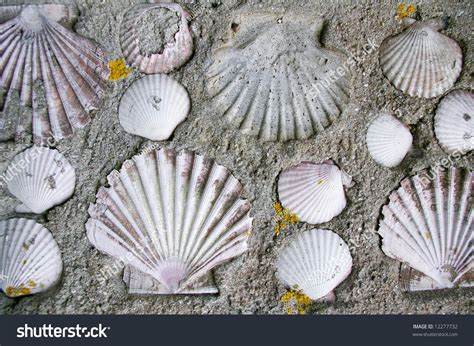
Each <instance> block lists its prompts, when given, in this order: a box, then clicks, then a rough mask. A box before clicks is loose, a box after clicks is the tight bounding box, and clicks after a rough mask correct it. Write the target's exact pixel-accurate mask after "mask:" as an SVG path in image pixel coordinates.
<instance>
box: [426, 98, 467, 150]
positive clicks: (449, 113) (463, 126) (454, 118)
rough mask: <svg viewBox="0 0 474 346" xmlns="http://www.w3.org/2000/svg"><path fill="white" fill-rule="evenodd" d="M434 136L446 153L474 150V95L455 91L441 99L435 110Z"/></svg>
mask: <svg viewBox="0 0 474 346" xmlns="http://www.w3.org/2000/svg"><path fill="white" fill-rule="evenodd" d="M434 129H435V134H436V138H437V139H438V141H439V144H440V145H441V147H442V148H443V149H444V150H445V151H446V152H448V153H451V154H452V153H455V152H459V153H461V154H465V153H467V152H468V151H471V150H473V149H474V93H473V92H471V91H464V90H456V91H453V92H451V93H449V94H448V95H447V96H446V97H444V98H443V100H442V101H441V103H440V104H439V106H438V109H437V110H436V115H435V125H434Z"/></svg>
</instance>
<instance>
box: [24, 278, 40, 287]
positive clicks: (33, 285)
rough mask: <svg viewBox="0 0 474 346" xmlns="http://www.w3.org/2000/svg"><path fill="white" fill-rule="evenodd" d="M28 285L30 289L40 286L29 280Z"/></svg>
mask: <svg viewBox="0 0 474 346" xmlns="http://www.w3.org/2000/svg"><path fill="white" fill-rule="evenodd" d="M26 285H27V286H28V287H31V288H35V287H36V286H38V285H37V284H36V282H35V280H32V279H30V280H28V282H27V283H26Z"/></svg>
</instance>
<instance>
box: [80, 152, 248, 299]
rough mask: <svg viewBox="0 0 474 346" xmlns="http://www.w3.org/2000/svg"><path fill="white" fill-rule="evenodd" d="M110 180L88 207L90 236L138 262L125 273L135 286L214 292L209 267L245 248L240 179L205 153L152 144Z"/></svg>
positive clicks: (128, 260)
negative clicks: (209, 280) (156, 147)
mask: <svg viewBox="0 0 474 346" xmlns="http://www.w3.org/2000/svg"><path fill="white" fill-rule="evenodd" d="M108 181H109V184H110V188H100V190H99V192H98V193H97V201H96V204H94V205H91V206H90V208H89V214H90V216H91V217H90V219H89V220H88V221H87V224H86V228H87V235H88V238H89V240H90V242H91V243H92V244H93V245H94V246H95V247H96V248H98V249H99V250H100V251H102V252H105V253H107V254H109V255H111V256H113V257H116V258H119V259H122V260H123V261H124V262H125V264H127V265H129V266H132V267H135V268H133V270H130V269H127V270H126V271H125V277H124V278H125V281H126V282H127V283H128V284H130V292H134V293H150V292H153V293H158V294H183V293H215V292H216V291H217V287H214V286H213V285H212V284H209V282H208V280H207V278H208V277H209V275H211V273H210V272H211V270H212V269H213V268H214V267H216V266H218V265H220V264H221V263H223V262H225V261H227V260H230V259H231V258H234V257H236V256H239V255H240V254H242V253H244V252H245V251H246V250H247V237H248V234H249V232H250V229H251V226H252V219H251V217H250V216H249V213H250V203H249V202H248V201H245V200H243V199H241V198H240V194H241V193H242V186H241V184H240V183H239V182H238V180H237V179H235V178H234V177H233V176H232V175H231V174H230V172H229V171H228V170H227V169H226V168H224V167H222V166H219V165H217V164H216V163H214V162H213V161H212V160H210V159H208V158H205V157H204V156H201V155H198V154H194V153H192V152H188V151H182V152H180V153H176V152H175V151H174V150H172V149H160V150H155V149H153V148H152V149H151V150H146V151H145V152H144V153H143V154H141V155H138V156H135V157H134V158H133V160H129V161H126V162H125V163H124V165H123V166H122V169H121V171H120V172H117V171H113V172H112V173H111V174H110V175H109V177H108ZM140 272H141V273H140ZM145 276H148V277H149V278H148V279H146V277H145Z"/></svg>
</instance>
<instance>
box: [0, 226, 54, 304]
mask: <svg viewBox="0 0 474 346" xmlns="http://www.w3.org/2000/svg"><path fill="white" fill-rule="evenodd" d="M62 268H63V263H62V260H61V253H60V251H59V248H58V244H56V241H55V240H54V239H53V235H52V234H51V232H50V231H48V230H47V229H46V228H44V227H43V226H42V225H40V224H38V223H36V222H35V221H33V220H27V219H9V220H3V221H0V287H1V288H2V291H3V292H5V294H6V295H7V296H9V297H19V296H24V295H29V294H34V293H40V292H44V291H46V290H48V289H49V288H51V287H53V286H54V285H56V284H57V283H58V281H59V279H60V277H61V272H62Z"/></svg>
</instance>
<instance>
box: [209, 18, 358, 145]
mask: <svg viewBox="0 0 474 346" xmlns="http://www.w3.org/2000/svg"><path fill="white" fill-rule="evenodd" d="M322 29H323V21H322V20H318V19H317V18H314V17H313V16H308V15H306V14H301V15H300V14H298V15H296V14H293V13H286V14H281V15H280V14H275V13H262V12H260V11H259V12H257V13H247V12H244V13H240V14H237V15H236V17H235V18H234V19H233V22H232V24H231V25H229V28H228V31H229V39H228V41H227V42H224V43H223V44H222V45H221V46H220V47H219V48H218V49H216V50H215V51H214V52H213V56H212V61H211V62H210V64H209V67H208V68H207V69H206V76H207V89H208V92H209V94H210V96H211V97H213V100H214V103H215V105H216V107H217V108H218V109H219V111H220V112H221V114H223V116H225V117H226V119H227V121H228V122H229V124H230V125H231V126H233V127H235V128H237V127H238V128H239V129H240V130H241V131H242V132H243V133H245V134H248V135H254V136H258V137H259V138H261V139H262V140H264V141H286V140H291V139H304V138H308V137H310V136H312V135H314V134H315V133H320V132H322V131H324V129H325V128H327V127H328V126H330V125H331V124H332V123H333V122H334V121H335V120H336V119H337V118H338V117H339V116H340V115H341V114H342V112H343V110H344V109H345V107H346V105H347V104H348V102H349V94H350V77H349V71H348V69H347V66H346V65H345V64H344V61H346V60H347V59H346V58H344V57H343V56H342V54H340V53H337V52H335V51H332V50H329V49H326V48H323V47H322V44H321V43H320V42H319V36H320V33H321V31H322Z"/></svg>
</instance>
